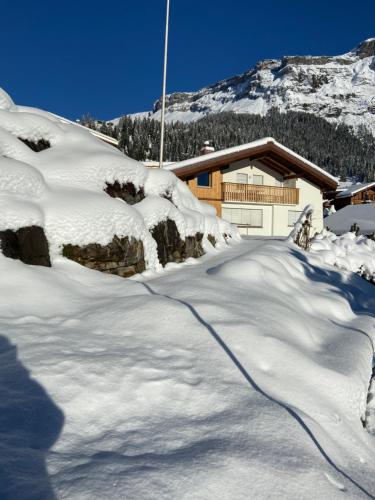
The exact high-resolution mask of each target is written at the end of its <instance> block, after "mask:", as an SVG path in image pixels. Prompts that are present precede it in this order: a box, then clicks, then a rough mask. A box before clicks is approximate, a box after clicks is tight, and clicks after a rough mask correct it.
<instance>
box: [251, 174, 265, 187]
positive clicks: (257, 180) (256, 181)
mask: <svg viewBox="0 0 375 500" xmlns="http://www.w3.org/2000/svg"><path fill="white" fill-rule="evenodd" d="M253 184H256V185H257V186H263V175H253Z"/></svg>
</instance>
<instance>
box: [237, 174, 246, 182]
mask: <svg viewBox="0 0 375 500" xmlns="http://www.w3.org/2000/svg"><path fill="white" fill-rule="evenodd" d="M247 182H248V175H247V174H237V184H247Z"/></svg>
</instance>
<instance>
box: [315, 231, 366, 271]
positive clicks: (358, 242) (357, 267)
mask: <svg viewBox="0 0 375 500" xmlns="http://www.w3.org/2000/svg"><path fill="white" fill-rule="evenodd" d="M311 252H312V253H314V254H317V255H318V256H319V258H320V259H321V262H322V263H325V264H330V265H332V266H337V267H339V268H340V269H345V270H347V271H352V272H354V273H359V274H361V275H364V276H365V277H366V278H367V279H373V278H374V277H375V241H373V240H370V239H368V238H367V237H366V236H361V235H360V236H356V235H355V233H351V232H348V233H345V234H343V235H341V236H336V235H335V234H334V233H331V232H330V231H327V230H323V232H322V233H320V234H318V235H316V236H315V238H314V240H313V242H312V245H311Z"/></svg>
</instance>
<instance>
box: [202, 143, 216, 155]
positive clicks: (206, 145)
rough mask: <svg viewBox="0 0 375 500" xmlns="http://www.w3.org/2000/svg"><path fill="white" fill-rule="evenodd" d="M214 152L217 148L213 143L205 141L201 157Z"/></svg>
mask: <svg viewBox="0 0 375 500" xmlns="http://www.w3.org/2000/svg"><path fill="white" fill-rule="evenodd" d="M214 151H215V148H214V147H213V146H212V145H211V141H204V143H203V147H202V148H201V155H208V153H213V152H214Z"/></svg>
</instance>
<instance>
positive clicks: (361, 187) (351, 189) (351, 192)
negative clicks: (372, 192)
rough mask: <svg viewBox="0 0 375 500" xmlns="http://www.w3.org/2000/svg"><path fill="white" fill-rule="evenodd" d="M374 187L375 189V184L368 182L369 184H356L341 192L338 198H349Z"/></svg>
mask: <svg viewBox="0 0 375 500" xmlns="http://www.w3.org/2000/svg"><path fill="white" fill-rule="evenodd" d="M372 187H375V182H367V184H354V185H353V186H349V187H347V188H345V189H344V190H340V193H339V194H338V195H337V196H336V198H347V197H348V196H353V195H354V194H356V193H359V192H361V191H365V190H366V189H370V188H372Z"/></svg>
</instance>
